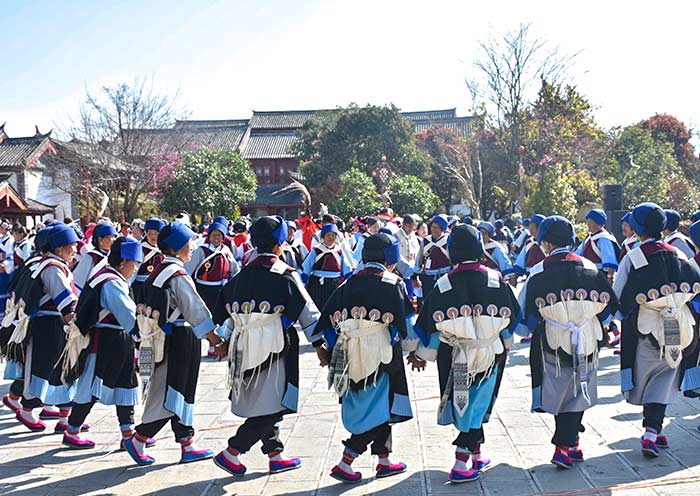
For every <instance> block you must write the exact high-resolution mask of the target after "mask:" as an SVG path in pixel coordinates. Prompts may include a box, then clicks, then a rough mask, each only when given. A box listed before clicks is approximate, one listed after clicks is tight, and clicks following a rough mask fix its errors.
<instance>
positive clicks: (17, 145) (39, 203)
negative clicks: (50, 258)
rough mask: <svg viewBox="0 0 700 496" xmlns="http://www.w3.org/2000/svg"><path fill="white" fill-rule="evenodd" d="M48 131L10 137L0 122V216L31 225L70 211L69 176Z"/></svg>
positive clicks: (71, 213) (69, 214) (61, 216)
mask: <svg viewBox="0 0 700 496" xmlns="http://www.w3.org/2000/svg"><path fill="white" fill-rule="evenodd" d="M58 154H59V152H58V145H57V142H55V141H54V140H52V139H51V133H50V132H49V133H46V134H42V133H41V132H39V129H38V128H37V130H36V133H35V134H34V136H25V137H20V138H12V137H10V136H8V135H7V134H6V132H5V125H4V124H3V125H2V126H0V217H2V218H7V219H9V220H11V221H12V222H21V223H22V224H25V225H29V226H30V227H32V226H33V225H34V224H35V223H36V222H37V221H41V220H42V219H44V218H47V217H56V218H59V219H63V218H64V217H67V216H72V215H73V202H72V200H71V194H70V188H71V184H70V178H69V174H68V172H67V170H66V169H65V168H64V167H63V166H62V165H61V164H60V161H58V160H57V158H58Z"/></svg>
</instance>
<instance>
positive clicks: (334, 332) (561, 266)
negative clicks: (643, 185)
mask: <svg viewBox="0 0 700 496" xmlns="http://www.w3.org/2000/svg"><path fill="white" fill-rule="evenodd" d="M692 221H693V222H694V223H692V225H690V228H689V231H688V232H689V237H687V236H686V235H684V234H682V233H681V231H680V230H679V228H680V225H681V223H682V219H681V216H680V215H679V214H678V213H677V212H675V211H673V210H666V211H664V210H663V209H661V208H660V207H659V206H658V205H655V204H653V203H642V204H640V205H637V206H636V207H635V208H634V209H633V210H632V211H630V212H629V213H627V214H626V215H625V216H624V218H623V219H622V231H623V232H624V235H625V237H626V239H624V241H623V242H622V243H621V244H618V241H617V239H616V238H615V237H614V236H613V235H612V234H610V232H608V231H607V230H606V228H605V226H606V224H607V218H606V215H605V212H603V211H602V210H598V209H594V210H591V211H590V212H589V213H588V215H587V216H586V222H587V224H588V229H589V233H588V234H587V236H586V237H585V239H583V240H578V239H577V238H576V235H575V232H574V227H573V225H572V223H571V222H570V221H569V220H568V219H565V218H563V217H560V216H556V215H553V216H549V217H545V216H544V215H539V214H537V215H533V216H532V217H531V218H529V219H513V220H510V219H509V220H507V221H503V220H501V219H497V220H495V221H494V222H493V223H492V222H488V221H485V220H475V219H472V218H471V217H464V218H461V219H459V218H457V217H454V216H447V215H435V216H433V217H432V218H430V219H421V218H419V217H417V216H415V215H405V216H403V217H394V214H393V212H392V211H391V210H390V209H383V210H382V211H380V212H379V213H378V214H377V215H370V216H362V217H356V218H354V219H352V221H351V222H349V223H348V225H346V224H345V223H344V222H343V220H341V219H339V218H338V217H336V216H334V215H331V214H324V215H323V216H322V217H321V218H318V219H312V218H310V217H309V216H304V217H302V218H299V219H296V220H285V219H283V218H282V217H279V216H263V217H259V218H257V219H255V220H254V221H252V220H251V219H249V218H240V219H237V220H236V221H235V222H232V221H230V220H228V219H226V218H225V217H215V218H213V219H212V220H211V221H210V222H209V223H207V225H204V226H201V229H194V228H193V227H192V226H190V225H189V219H188V217H187V216H186V215H181V216H178V218H177V219H176V220H173V221H170V222H168V221H165V220H163V219H159V218H151V219H148V220H146V221H145V222H144V221H141V220H136V221H134V222H132V223H130V224H127V223H121V224H116V223H112V222H110V221H109V220H106V219H105V220H102V221H100V222H98V223H95V224H90V225H88V226H85V229H84V230H83V229H82V228H81V227H80V226H79V225H78V224H79V223H77V222H73V221H72V220H71V219H66V220H65V222H58V221H53V222H47V223H46V224H45V225H41V226H39V228H38V229H37V230H36V232H28V231H27V229H26V228H25V227H23V226H21V225H16V226H10V225H9V223H7V222H3V223H2V224H0V260H1V262H0V308H4V314H3V316H2V317H3V318H2V325H1V328H0V352H1V353H2V355H3V357H4V358H5V367H4V378H5V379H6V380H10V381H12V383H11V386H10V392H9V394H7V395H5V396H4V397H3V403H4V405H5V406H7V407H8V408H10V409H11V410H13V411H14V412H15V414H16V418H17V420H18V421H19V422H20V423H21V424H22V425H23V426H25V427H26V428H27V429H29V430H31V431H34V432H42V431H45V430H46V429H47V425H46V423H45V420H50V419H55V420H56V424H55V427H54V432H57V433H61V434H62V435H63V441H62V442H63V444H64V445H65V446H66V447H68V448H70V449H90V448H94V446H95V443H94V442H93V441H91V440H90V439H89V434H87V432H88V431H89V425H88V424H86V423H85V421H86V419H87V417H88V416H89V414H90V411H91V409H92V407H93V406H94V404H95V403H96V402H100V403H102V404H105V405H114V406H115V409H116V417H117V418H116V422H117V425H118V426H119V430H120V431H121V439H122V440H121V447H122V448H123V449H124V450H125V451H126V452H127V453H128V455H129V456H130V457H131V459H132V460H133V461H134V463H136V464H138V465H150V464H153V463H154V462H155V459H154V458H153V457H152V456H151V455H150V454H149V448H150V447H151V446H153V445H154V444H155V439H154V438H155V436H156V435H157V434H158V433H159V432H160V431H161V429H163V427H165V425H166V424H168V423H169V424H170V428H171V430H172V431H173V434H174V437H175V441H176V442H177V443H179V444H180V445H181V462H182V463H189V462H196V461H200V460H205V459H210V458H212V459H213V461H214V463H216V465H217V466H219V467H220V468H221V469H223V470H224V471H226V472H228V473H229V474H231V475H233V476H236V477H242V476H244V474H245V473H246V470H247V469H246V466H245V465H244V464H243V461H244V458H245V456H244V455H245V453H247V452H248V451H249V450H250V449H251V448H252V447H253V446H255V445H256V444H257V443H258V442H260V443H261V444H262V451H263V453H265V454H266V455H267V456H268V457H269V471H270V473H279V472H284V471H287V470H293V469H296V468H298V467H300V466H301V463H302V460H301V459H300V458H297V457H292V456H289V457H288V456H286V455H285V453H284V444H283V443H282V441H281V439H280V435H279V432H280V431H279V429H280V423H281V422H282V421H283V419H284V416H285V415H286V414H289V413H293V412H296V411H297V409H298V404H299V400H300V398H299V394H300V393H299V391H300V388H299V375H300V374H299V353H300V338H299V332H300V331H301V332H303V333H304V334H305V337H306V339H307V340H308V341H309V342H310V343H311V344H312V345H313V347H314V349H315V350H316V354H317V356H318V360H319V364H320V365H321V366H323V367H328V387H329V388H330V389H332V390H333V391H334V392H335V393H336V394H337V396H338V398H339V400H340V404H341V417H342V421H343V425H344V427H345V429H346V430H347V431H348V433H349V435H348V437H347V439H346V440H344V441H343V447H342V449H341V451H342V452H341V453H340V459H339V461H338V463H337V465H335V466H334V467H333V468H332V469H331V476H332V477H334V478H335V479H338V480H340V481H342V482H345V483H356V482H358V481H360V480H361V479H362V475H361V474H360V472H358V471H356V470H354V469H353V467H352V464H353V461H354V460H355V459H356V458H357V457H359V456H360V455H362V454H363V453H364V452H366V451H367V449H370V450H371V454H372V455H376V456H377V460H378V461H377V465H376V473H375V475H376V477H388V476H392V475H395V474H398V473H401V472H404V471H405V470H406V468H407V467H406V464H405V463H403V462H400V461H397V460H395V459H393V458H392V457H391V453H392V440H391V433H392V425H393V424H396V423H398V422H403V421H408V420H410V419H411V418H412V416H413V413H412V405H411V399H410V395H409V391H408V385H407V379H406V369H405V365H410V368H411V369H412V370H413V371H415V372H420V371H423V370H424V369H425V367H426V364H427V361H435V362H437V367H438V377H439V380H438V384H436V388H439V391H440V398H441V399H440V404H439V409H438V412H437V423H438V424H439V425H452V426H454V427H455V428H456V430H457V431H458V435H457V437H456V438H455V440H454V442H453V443H452V444H453V445H454V446H455V461H454V466H453V467H452V469H451V471H450V474H449V480H450V481H451V482H453V483H461V482H468V481H473V480H475V479H477V478H478V477H479V474H480V473H481V472H482V471H483V470H484V469H485V468H486V467H488V466H489V464H490V463H491V461H490V460H489V458H488V457H486V456H485V455H484V453H483V452H482V445H483V444H484V443H485V435H484V429H483V426H484V424H485V423H486V422H488V419H489V415H490V414H491V412H492V411H493V408H494V403H495V402H496V398H497V396H498V391H499V388H500V387H501V379H502V376H503V372H504V369H505V366H506V362H507V356H508V352H509V350H510V348H511V347H512V344H513V338H514V335H515V334H517V335H519V336H521V338H522V340H523V341H524V342H530V367H531V377H532V405H531V410H532V411H534V412H540V413H547V414H551V415H553V416H554V420H555V432H554V436H553V438H552V441H551V442H552V444H553V445H554V454H553V456H552V460H551V461H552V463H554V464H555V465H557V466H559V467H561V468H565V469H566V468H571V467H572V466H573V464H574V463H575V462H583V461H584V454H583V451H582V449H581V443H580V435H581V434H582V433H583V432H584V428H583V422H582V419H583V415H584V412H585V411H586V410H587V409H589V408H591V407H592V406H594V405H595V404H596V402H597V372H598V354H599V350H600V349H601V348H603V347H605V346H610V347H618V346H619V350H617V353H618V354H619V355H620V364H621V367H620V373H621V378H620V382H621V387H622V393H623V396H624V398H625V400H626V401H627V402H629V403H631V404H634V405H639V406H640V407H642V410H643V412H642V413H643V421H642V425H643V427H644V435H643V437H642V438H641V450H642V452H643V453H644V454H645V455H648V456H652V457H656V456H659V454H660V451H659V450H660V449H664V448H668V447H669V443H670V441H669V439H668V437H667V436H666V435H665V434H664V430H663V427H664V421H665V411H666V407H667V405H668V404H670V403H671V402H672V401H673V399H674V398H676V397H677V396H678V395H680V394H685V395H687V396H691V397H697V396H700V367H699V366H698V361H699V348H700V347H699V346H698V328H699V324H700V319H698V310H699V309H700V307H699V306H698V301H699V300H700V298H699V295H700V268H699V265H698V264H699V263H700V254H698V252H697V247H698V246H700V213H698V214H696V215H695V216H694V218H693V219H692ZM195 230H197V231H201V232H200V233H199V234H197V233H195ZM618 323H621V326H620V327H618ZM202 340H206V341H207V342H208V343H209V351H208V354H209V355H210V356H211V357H215V358H217V359H224V360H226V361H227V362H228V372H227V377H226V380H227V386H228V387H229V389H230V396H229V398H230V401H231V411H232V412H233V413H234V414H235V415H237V416H239V417H242V418H244V419H245V421H244V422H243V424H242V425H240V426H239V427H238V429H237V430H236V432H235V433H234V435H233V436H232V437H231V438H230V439H229V440H228V445H227V446H226V447H224V448H223V449H222V450H221V451H220V452H218V454H217V453H215V452H214V451H213V450H211V449H208V448H204V447H200V446H198V445H197V444H196V443H194V436H195V430H194V425H195V415H194V410H195V397H196V389H197V381H198V374H199V367H200V360H201V341H202ZM139 403H142V411H141V415H140V423H138V425H137V424H136V415H135V407H136V405H137V404H139Z"/></svg>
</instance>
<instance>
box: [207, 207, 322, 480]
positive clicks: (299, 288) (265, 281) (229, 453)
mask: <svg viewBox="0 0 700 496" xmlns="http://www.w3.org/2000/svg"><path fill="white" fill-rule="evenodd" d="M286 240H287V224H286V223H285V222H284V219H282V217H279V216H276V217H260V218H259V219H257V220H256V221H255V223H253V226H252V227H251V241H252V243H253V245H254V246H255V248H256V249H257V251H258V256H257V257H256V258H255V259H254V260H252V261H251V262H250V263H249V264H247V265H245V266H244V267H243V269H242V270H241V272H240V273H239V274H238V275H237V276H236V277H235V278H234V279H232V280H231V281H230V282H229V283H228V284H227V285H226V286H224V289H223V291H222V294H221V298H220V300H219V305H217V308H216V310H215V312H214V319H215V321H216V322H217V323H219V324H224V323H225V325H223V326H222V328H221V329H222V330H223V331H224V334H225V335H226V337H227V339H228V340H229V345H228V350H229V377H228V384H229V385H230V387H231V395H230V398H231V411H232V412H233V414H234V415H237V416H239V417H243V418H245V419H246V420H245V422H244V423H243V425H241V426H240V427H239V428H238V429H237V431H236V433H235V435H234V436H232V437H231V438H230V439H229V440H228V447H227V448H226V449H224V450H223V451H221V452H220V453H219V454H218V455H216V457H214V463H216V465H217V466H219V467H220V468H222V469H223V470H225V471H227V472H228V473H230V474H232V475H234V476H237V477H242V476H243V475H244V474H245V472H246V470H247V469H246V467H245V465H243V463H242V462H241V460H240V458H239V457H240V455H242V454H244V453H247V452H248V451H250V449H251V448H252V447H253V446H254V445H255V444H257V443H258V441H260V442H261V443H262V447H261V449H262V452H263V453H264V454H265V455H267V456H268V458H269V472H270V473H279V472H285V471H287V470H293V469H296V468H299V467H300V466H301V460H300V459H299V458H286V457H285V456H284V455H283V451H284V445H283V444H282V441H281V440H280V438H279V424H280V422H281V421H282V419H283V416H284V415H285V414H288V413H294V412H296V411H297V410H298V403H299V337H298V334H297V329H296V326H295V322H298V323H299V326H300V327H301V329H302V330H303V331H304V333H305V334H306V337H307V338H308V339H309V340H314V339H316V340H318V339H319V337H318V336H316V337H314V330H315V328H316V321H317V320H318V316H319V312H318V309H317V308H316V305H315V304H314V302H313V301H312V300H311V297H310V296H309V294H308V293H307V292H306V290H305V289H304V285H303V283H302V282H301V279H300V277H299V275H298V273H297V272H296V270H294V268H292V267H290V266H289V265H287V264H286V263H285V262H284V261H283V259H282V256H283V248H282V245H284V243H285V241H286Z"/></svg>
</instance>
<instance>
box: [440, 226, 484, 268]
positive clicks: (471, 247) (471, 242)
mask: <svg viewBox="0 0 700 496" xmlns="http://www.w3.org/2000/svg"><path fill="white" fill-rule="evenodd" d="M447 249H448V250H449V253H450V261H451V262H452V263H453V264H455V265H456V264H458V263H462V262H466V261H467V260H479V259H480V258H481V256H482V255H483V254H484V244H483V243H482V241H481V233H480V232H479V231H478V230H477V229H476V228H475V227H474V226H469V225H467V224H460V225H458V226H455V227H454V229H452V232H451V233H450V236H449V237H448V238H447Z"/></svg>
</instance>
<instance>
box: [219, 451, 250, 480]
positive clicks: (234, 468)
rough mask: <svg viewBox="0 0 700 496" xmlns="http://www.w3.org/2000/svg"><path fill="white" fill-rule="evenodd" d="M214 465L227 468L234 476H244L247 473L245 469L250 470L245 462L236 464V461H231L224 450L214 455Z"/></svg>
mask: <svg viewBox="0 0 700 496" xmlns="http://www.w3.org/2000/svg"><path fill="white" fill-rule="evenodd" d="M214 465H216V466H217V467H219V468H220V469H222V470H225V471H226V472H228V473H229V474H231V475H233V476H234V477H243V476H244V475H245V471H246V470H248V469H247V467H246V466H245V465H243V464H240V465H236V464H235V463H231V462H230V461H229V460H228V459H227V458H226V457H225V456H224V452H223V451H222V452H221V453H219V454H218V455H216V456H215V457H214Z"/></svg>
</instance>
